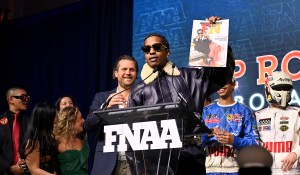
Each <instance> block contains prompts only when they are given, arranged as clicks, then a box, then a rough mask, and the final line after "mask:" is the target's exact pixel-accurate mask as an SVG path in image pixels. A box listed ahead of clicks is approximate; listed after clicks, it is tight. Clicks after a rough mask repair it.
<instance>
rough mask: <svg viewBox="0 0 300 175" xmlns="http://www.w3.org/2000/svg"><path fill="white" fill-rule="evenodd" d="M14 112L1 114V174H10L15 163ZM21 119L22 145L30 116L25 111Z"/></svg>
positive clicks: (21, 114)
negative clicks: (13, 139)
mask: <svg viewBox="0 0 300 175" xmlns="http://www.w3.org/2000/svg"><path fill="white" fill-rule="evenodd" d="M13 121H14V113H13V112H11V111H9V110H8V111H6V112H5V113H3V114H2V115H1V116H0V175H2V174H4V173H5V172H7V173H8V174H10V171H9V169H10V166H12V165H13V164H14V151H13V142H12V125H13ZM19 121H20V132H21V133H20V145H22V142H23V138H24V134H25V131H26V129H27V125H28V122H29V116H28V115H25V114H24V113H23V112H22V113H20V116H19Z"/></svg>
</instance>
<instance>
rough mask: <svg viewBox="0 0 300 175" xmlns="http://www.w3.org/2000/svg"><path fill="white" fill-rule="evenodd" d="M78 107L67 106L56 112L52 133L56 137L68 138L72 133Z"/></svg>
mask: <svg viewBox="0 0 300 175" xmlns="http://www.w3.org/2000/svg"><path fill="white" fill-rule="evenodd" d="M78 111H79V108H78V107H75V106H74V107H72V106H67V107H65V108H63V109H62V110H61V111H60V112H59V113H58V114H57V122H56V123H55V124H54V129H53V133H54V135H55V136H56V137H59V138H62V139H66V140H69V139H70V138H71V136H72V135H73V134H74V129H73V128H74V125H75V122H76V117H77V114H78Z"/></svg>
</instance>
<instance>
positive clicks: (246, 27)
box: [133, 0, 300, 111]
mask: <svg viewBox="0 0 300 175" xmlns="http://www.w3.org/2000/svg"><path fill="white" fill-rule="evenodd" d="M299 8H300V1H295V0H268V1H261V0H255V1H253V0H202V1H199V0H189V1H185V0H172V1H170V0H160V1H149V0H135V1H134V24H133V56H134V57H135V58H137V59H138V62H139V65H140V66H142V65H143V64H144V63H145V58H144V55H143V53H142V51H141V50H140V47H141V46H142V45H143V39H144V38H145V36H147V34H149V33H151V32H156V33H161V34H163V35H165V36H166V37H167V39H168V40H169V42H170V51H171V56H170V57H169V58H170V60H171V61H172V62H174V63H175V64H176V66H177V67H187V66H188V58H189V51H190V41H191V32H192V22H193V20H195V19H199V20H203V19H205V18H207V17H210V16H212V15H217V16H221V17H222V18H223V19H229V20H230V27H229V45H230V46H231V47H232V48H233V51H234V55H235V58H236V69H235V71H236V72H235V76H236V78H237V82H238V87H237V89H236V90H235V94H234V95H235V98H236V100H239V101H240V102H243V103H245V104H246V105H248V106H249V107H251V108H252V109H253V110H254V111H256V110H259V109H261V108H262V107H265V106H267V103H266V101H265V98H264V97H265V95H264V86H263V83H264V76H265V74H268V73H269V72H271V71H273V70H283V71H286V72H288V73H289V74H290V75H291V76H292V78H293V81H294V89H295V90H294V91H293V92H292V101H291V103H292V104H295V105H300V100H299V95H300V94H299V92H300V86H299V85H300V81H299V79H300V71H299V69H300V20H299V19H297V17H299V16H300V11H299V10H298V9H299ZM213 98H214V99H215V98H218V95H217V94H214V95H213Z"/></svg>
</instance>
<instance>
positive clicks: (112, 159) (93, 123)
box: [84, 55, 138, 175]
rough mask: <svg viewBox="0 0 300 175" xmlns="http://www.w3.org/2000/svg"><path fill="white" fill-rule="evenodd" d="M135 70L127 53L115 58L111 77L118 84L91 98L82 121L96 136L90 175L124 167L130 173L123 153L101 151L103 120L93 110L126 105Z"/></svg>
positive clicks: (133, 61)
mask: <svg viewBox="0 0 300 175" xmlns="http://www.w3.org/2000/svg"><path fill="white" fill-rule="evenodd" d="M137 72H138V64H137V62H136V60H135V59H134V58H133V57H131V56H129V55H122V56H120V57H119V58H118V59H117V60H116V63H115V66H114V68H113V79H114V80H116V81H117V82H118V86H117V87H116V88H115V89H113V90H111V91H106V92H99V93H96V95H95V97H94V99H93V102H92V105H91V106H90V112H89V115H88V116H87V118H86V120H85V123H84V128H85V129H86V131H88V132H89V133H93V134H94V135H95V137H96V138H97V146H96V148H95V153H94V161H93V168H92V172H91V174H92V175H94V174H95V175H96V174H101V175H110V174H116V173H118V172H120V171H121V170H122V171H124V169H125V171H126V172H127V174H130V169H129V165H128V164H127V162H126V158H125V154H120V153H119V154H118V153H117V152H112V153H103V146H104V132H103V126H104V123H103V121H98V118H97V117H96V116H95V114H93V112H94V111H96V110H100V109H118V108H124V107H126V106H127V99H128V96H129V94H130V91H131V87H132V86H133V84H134V82H135V80H136V78H137ZM119 92H122V93H119ZM116 93H119V94H116ZM96 133H98V134H96ZM92 150H93V149H92ZM92 154H93V153H92ZM118 155H119V156H118ZM124 167H125V168H124Z"/></svg>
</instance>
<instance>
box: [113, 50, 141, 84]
mask: <svg viewBox="0 0 300 175" xmlns="http://www.w3.org/2000/svg"><path fill="white" fill-rule="evenodd" d="M122 60H129V61H133V62H134V65H135V69H136V72H139V66H138V63H137V61H136V59H135V58H133V57H132V56H130V55H121V56H120V57H119V58H118V59H117V60H116V62H115V65H114V68H113V73H112V78H113V79H114V80H116V79H117V77H116V76H115V71H117V70H118V69H119V62H120V61H122Z"/></svg>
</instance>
